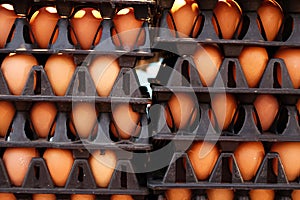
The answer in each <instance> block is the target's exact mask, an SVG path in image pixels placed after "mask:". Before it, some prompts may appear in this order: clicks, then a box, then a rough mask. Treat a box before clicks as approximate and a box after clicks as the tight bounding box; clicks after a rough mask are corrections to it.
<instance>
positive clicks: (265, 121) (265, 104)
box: [253, 95, 279, 131]
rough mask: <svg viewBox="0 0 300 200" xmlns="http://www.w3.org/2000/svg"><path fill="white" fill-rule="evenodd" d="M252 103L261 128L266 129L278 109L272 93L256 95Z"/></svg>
mask: <svg viewBox="0 0 300 200" xmlns="http://www.w3.org/2000/svg"><path fill="white" fill-rule="evenodd" d="M253 104H254V107H255V109H256V112H257V115H258V117H259V121H260V124H261V127H262V130H263V131H266V130H268V129H269V128H270V127H271V125H272V123H273V121H274V119H275V117H276V115H277V112H278V110H279V103H278V101H277V99H276V98H275V97H274V96H272V95H258V96H257V97H256V99H255V101H254V103H253Z"/></svg>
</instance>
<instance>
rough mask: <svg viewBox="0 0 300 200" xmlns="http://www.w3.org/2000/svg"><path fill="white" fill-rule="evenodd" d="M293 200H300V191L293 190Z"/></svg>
mask: <svg viewBox="0 0 300 200" xmlns="http://www.w3.org/2000/svg"><path fill="white" fill-rule="evenodd" d="M292 200H300V190H293V192H292Z"/></svg>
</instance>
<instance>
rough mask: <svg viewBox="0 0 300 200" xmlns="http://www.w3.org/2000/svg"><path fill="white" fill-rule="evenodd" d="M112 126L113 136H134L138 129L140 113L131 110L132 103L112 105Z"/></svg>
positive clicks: (124, 137) (127, 137) (123, 137)
mask: <svg viewBox="0 0 300 200" xmlns="http://www.w3.org/2000/svg"><path fill="white" fill-rule="evenodd" d="M112 118H113V122H114V123H112V124H111V126H113V128H112V129H111V130H112V133H113V134H114V136H115V137H118V136H120V137H121V138H122V139H129V138H130V137H132V136H133V137H136V136H137V135H138V134H139V131H140V128H141V127H140V125H138V124H139V120H140V114H139V113H138V112H135V111H133V108H132V105H130V104H127V103H124V104H117V105H112Z"/></svg>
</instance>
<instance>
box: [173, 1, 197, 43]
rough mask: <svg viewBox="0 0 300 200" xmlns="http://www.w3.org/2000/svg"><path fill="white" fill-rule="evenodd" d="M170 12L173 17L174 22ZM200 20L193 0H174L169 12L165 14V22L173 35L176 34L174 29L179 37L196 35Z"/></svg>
mask: <svg viewBox="0 0 300 200" xmlns="http://www.w3.org/2000/svg"><path fill="white" fill-rule="evenodd" d="M170 14H171V15H172V17H173V20H174V23H173V20H172V17H171V16H170ZM198 15H199V17H198ZM197 17H198V18H197ZM201 21H202V16H201V15H200V10H199V8H198V4H197V3H196V2H195V1H193V0H175V1H174V3H173V6H172V8H171V10H170V13H169V14H168V15H167V24H168V27H169V29H170V30H171V33H172V35H173V36H174V37H175V36H176V32H175V31H177V34H178V36H179V37H181V38H183V37H190V36H191V37H196V36H197V34H198V32H199V29H200V26H201ZM174 24H175V25H174ZM175 27H176V28H175Z"/></svg>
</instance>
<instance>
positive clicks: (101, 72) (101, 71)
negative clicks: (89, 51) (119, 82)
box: [89, 56, 120, 97]
mask: <svg viewBox="0 0 300 200" xmlns="http://www.w3.org/2000/svg"><path fill="white" fill-rule="evenodd" d="M89 72H90V74H91V77H92V79H93V81H94V84H95V86H96V89H97V93H98V95H99V96H101V97H107V96H109V95H110V92H111V90H112V88H113V86H114V83H115V81H116V79H117V77H118V75H119V72H120V66H119V63H118V61H117V58H116V57H114V56H98V57H96V58H95V59H94V60H93V61H92V63H91V65H90V66H89Z"/></svg>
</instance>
